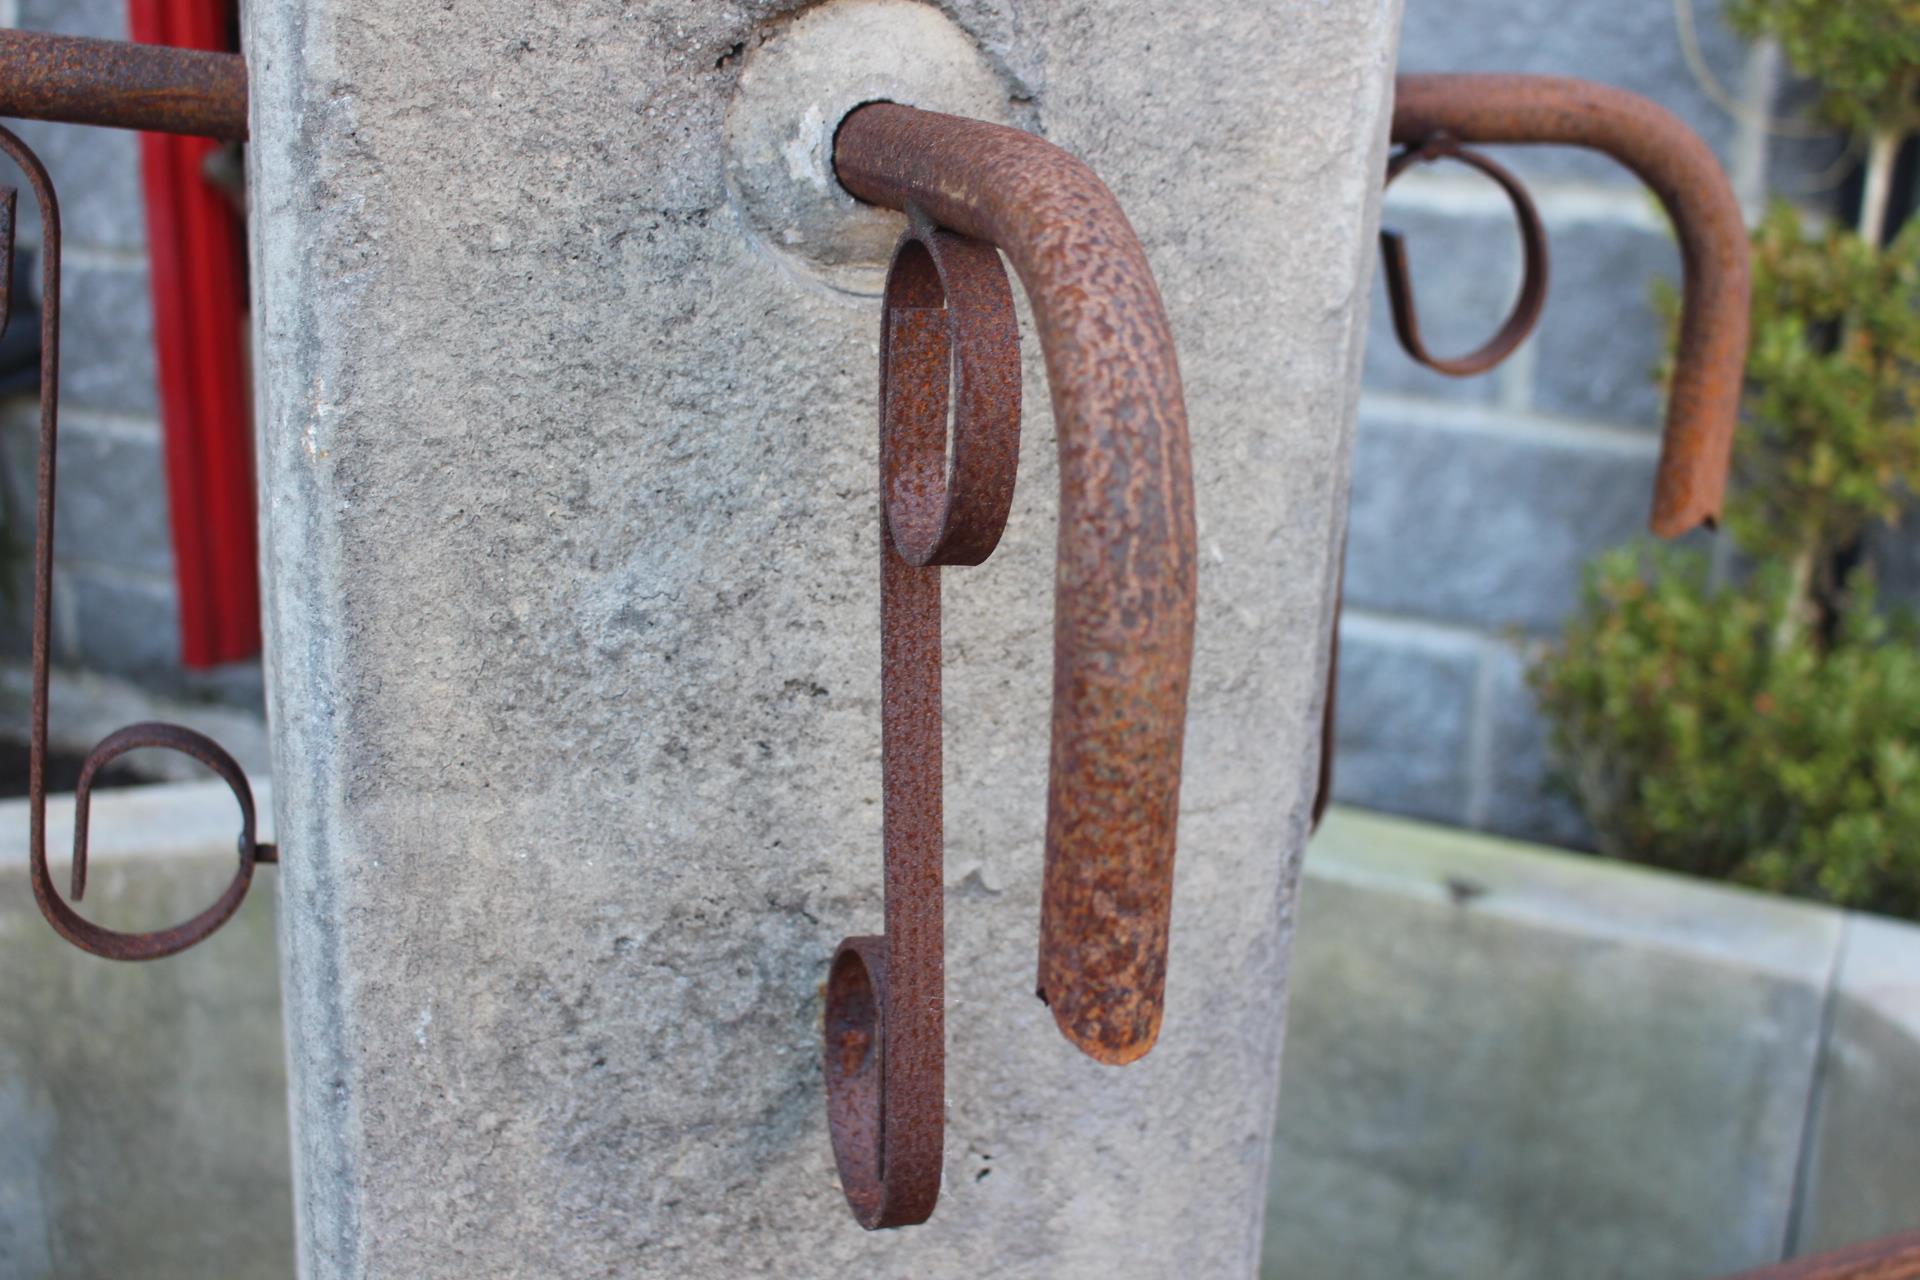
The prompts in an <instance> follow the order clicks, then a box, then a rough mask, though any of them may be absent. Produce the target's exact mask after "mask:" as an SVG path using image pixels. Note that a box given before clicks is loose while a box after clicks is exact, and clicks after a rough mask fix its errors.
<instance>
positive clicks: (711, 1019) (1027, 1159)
mask: <svg viewBox="0 0 1920 1280" xmlns="http://www.w3.org/2000/svg"><path fill="white" fill-rule="evenodd" d="M903 2H905V0H903ZM945 8H946V9H947V10H948V12H949V13H950V14H951V15H952V16H954V17H955V18H956V19H957V20H958V21H959V22H960V23H961V24H962V26H964V27H965V28H966V29H967V31H969V32H970V33H971V35H972V37H973V38H974V39H975V40H977V42H978V43H979V44H980V46H981V47H982V48H983V49H984V50H985V52H986V54H987V56H988V58H989V60H990V61H991V63H992V64H993V65H994V66H995V67H996V68H997V70H998V74H1000V75H1001V76H1002V77H1003V78H1004V81H1005V86H1006V94H1007V97H1008V99H1009V103H1010V104H1011V103H1013V102H1014V101H1015V100H1020V101H1021V103H1022V105H1023V107H1024V109H1025V110H1027V111H1029V112H1030V113H1031V116H1032V118H1033V120H1034V122H1035V123H1036V125H1037V127H1039V128H1040V129H1041V130H1043V131H1044V132H1045V134H1046V136H1048V137H1049V138H1051V139H1052V140H1053V141H1055V142H1057V143H1060V144H1061V145H1064V146H1066V147H1068V148H1070V149H1071V150H1073V151H1075V152H1076V153H1078V154H1079V155H1081V156H1083V157H1084V158H1085V159H1086V160H1088V161H1089V162H1090V163H1091V164H1092V165H1093V166H1094V168H1095V169H1096V170H1098V171H1099V172H1101V173H1102V174H1103V175H1105V176H1106V178H1107V179H1108V181H1109V182H1110V183H1111V185H1112V186H1113V188H1114V190H1115V192H1116V193H1117V195H1118V197H1119V199H1120V202H1121V204H1122V205H1123V206H1124V207H1125V208H1126V209H1127V211H1128V213H1129V215H1130V217H1131V218H1132V221H1133V223H1134V225H1135V227H1136V228H1137V229H1138V230H1139V232H1140V235H1141V238H1142V240H1143V242H1144V243H1145V246H1146V250H1147V254H1148V256H1149V258H1150V260H1151V261H1152V263H1153V265H1154V268H1155V270H1156V272H1157V273H1158V276H1159V279H1160V282H1161V285H1162V286H1163V289H1164V292H1165V295H1166V301H1167V304H1168V308H1169V311H1170V313H1171V316H1172V321H1173V327H1174V330H1175V333H1176V335H1177V336H1178V339H1179V341H1180V344H1181V363H1182V367H1183V371H1184V376H1185V381H1186V388H1187V394H1188V404H1189V407H1190V410H1191V416H1192V421H1193V424H1194V437H1195V438H1194V455H1195V459H1196V472H1197V483H1198V502H1199V518H1200V531H1201V544H1202V561H1203V563H1202V570H1201V582H1200V587H1201V600H1200V625H1199V640H1198V643H1199V652H1198V657H1197V660H1196V663H1195V669H1194V696H1193V710H1192V717H1191V722H1190V727H1189V731H1188V745H1187V763H1188V773H1187V781H1186V788H1185V814H1184V820H1183V822H1182V824H1181V857H1180V871H1179V879H1178V886H1177V897H1176V907H1175V911H1174V938H1173V952H1172V955H1173V959H1172V972H1171V975H1170V980H1169V990H1168V1015H1167V1021H1166V1024H1165V1029H1164V1033H1163V1035H1162V1038H1161V1040H1160V1044H1159V1046H1158V1048H1157V1049H1156V1050H1155V1051H1154V1053H1153V1054H1152V1055H1151V1056H1150V1057H1148V1058H1147V1059H1146V1060H1145V1061H1144V1062H1142V1063H1140V1064H1138V1065H1135V1066H1131V1067H1128V1068H1125V1069H1120V1070H1114V1069H1109V1068H1103V1067H1100V1066H1098V1065H1096V1064H1094V1063H1092V1062H1090V1061H1088V1060H1086V1059H1084V1058H1082V1057H1080V1056H1078V1055H1076V1054H1075V1053H1074V1052H1073V1051H1072V1050H1071V1049H1070V1048H1069V1047H1068V1046H1067V1045H1066V1044H1065V1043H1064V1042H1063V1041H1062V1040H1061V1038H1060V1037H1059V1035H1058V1034H1057V1033H1056V1032H1055V1031H1054V1030H1053V1028H1052V1027H1051V1025H1050V1019H1049V1017H1048V1015H1047V1012H1046V1010H1045V1009H1044V1008H1043V1007H1042V1006H1041V1005H1040V1004H1039V1003H1038V1002H1037V1001H1036V1000H1035V999H1034V998H1033V996H1032V994H1031V992H1032V979H1033V966H1034V950H1035V939H1034V930H1035V922H1036V917H1037V908H1038V899H1039V882H1040V838H1041V831H1042V826H1043V811H1044V787H1045V781H1044V778H1045V762H1046V750H1047V723H1048V697H1049V689H1050V679H1049V673H1050V670H1051V656H1050V652H1049V650H1050V626H1049V610H1050V605H1049V601H1050V599H1051V595H1052V591H1051V587H1050V579H1051V576H1052V556H1053V541H1054V523H1055V522H1054V512H1055V506H1056V498H1055V496H1054V494H1055V491H1056V479H1055V474H1056V473H1055V467H1054V463H1053V460H1052V458H1051V456H1050V454H1051V452H1052V448H1053V441H1052V429H1051V423H1050V420H1049V416H1048V414H1047V412H1046V408H1045V406H1046V403H1047V397H1046V394H1045V388H1044V385H1043V384H1042V381H1041V374H1040V364H1039V361H1038V357H1037V353H1036V351H1035V349H1034V347H1033V345H1032V341H1031V337H1030V336H1029V339H1028V345H1027V359H1028V366H1027V367H1028V380H1027V387H1026V394H1027V403H1028V405H1029V407H1030V408H1029V415H1028V429H1027V432H1026V435H1025V443H1024V459H1023V462H1024V466H1023V469H1022V479H1021V484H1020V491H1019V494H1018V497H1017V500H1016V504H1015V510H1014V513H1013V518H1012V523H1011V526H1010V528H1009V531H1008V535H1007V538H1006V540H1005V541H1004V542H1003V543H1002V544H1001V547H1000V550H999V552H998V553H997V554H996V556H995V557H994V559H993V561H992V562H991V563H990V564H988V565H986V566H984V567H981V568H978V569H970V570H961V571H955V572H953V573H951V574H950V575H949V582H950V584H951V586H950V595H949V613H948V622H947V632H948V636H949V644H948V649H947V664H948V666H947V671H948V682H947V694H946V697H947V704H946V705H947V708H948V730H947V731H948V739H947V743H948V756H947V759H948V772H947V780H948V821H949V828H948V830H949V835H948V858H947V866H948V875H949V881H950V884H951V888H950V890H949V893H948V901H947V911H948V927H949V931H950V933H949V939H948V972H949V1011H948V1043H949V1049H950V1062H949V1069H948V1093H949V1097H950V1112H949V1125H950V1127H949V1130H948V1133H947V1145H946V1149H947V1152H948V1165H947V1179H946V1191H945V1195H944V1199H943V1202H942V1204H941V1206H940V1209H939V1212H938V1214H937V1215H936V1217H935V1219H934V1221H933V1222H932V1224H930V1225H928V1226H926V1227H924V1228H919V1229H915V1230H911V1231H903V1232H896V1233H891V1234H883V1235H872V1236H870V1235H866V1234H864V1233H862V1232H861V1231H860V1230H858V1229H857V1228H856V1227H855V1225H854V1224H853V1222H852V1220H851V1218H850V1216H849V1215H848V1213H847V1211H846V1209H845V1207H844V1205H843V1204H842V1201H841V1197H840V1194H839V1192H838V1190H837V1188H836V1186H835V1183H834V1175H833V1165H832V1161H831V1157H830V1154H829V1149H828V1143H827V1138H826V1133H825V1128H824V1115H823V1105H822V1099H821V1075H820V1069H819V1066H818V1062H817V1058H818V1052H819V1050H818V1037H819V1022H820V995H819V987H820V983H821V981H822V979H823V977H824V975H825V973H826V966H827V961H828V958H829V956H830V955H831V953H832V950H833V947H834V946H835V944H836V943H837V942H838V941H839V940H840V938H841V937H842V936H843V935H845V934H848V933H861V932H870V931H873V930H874V929H875V928H876V927H877V926H878V924H879V922H880V899H879V889H880V851H879V815H880V810H879V764H878V750H879V714H878V706H877V692H878V672H877V666H878V637H877V613H878V603H877V594H878V593H877V585H876V577H877V575H876V572H875V550H876V546H877V543H876V538H877V536H878V533H877V526H876V517H875V508H876V501H875V492H874V491H875V481H874V471H875V445H874V419H875V411H874V408H873V397H874V387H875V368H874V360H875V345H876V344H875V339H876V334H877V324H878V316H877V310H876V307H875V305H874V303H873V302H872V301H871V300H870V299H863V298H858V297H853V296H849V295H845V294H840V293H836V292H834V291H832V290H829V289H827V288H825V287H823V286H821V285H820V284H818V283H816V282H813V281H811V280H808V279H806V278H805V277H804V276H803V275H802V274H800V273H796V272H794V271H791V270H789V269H787V268H786V267H784V266H782V265H781V264H779V263H777V262H775V261H772V260H771V257H770V255H768V254H765V253H764V252H760V251H758V250H757V249H756V248H755V246H754V244H753V242H752V238H751V237H749V236H747V235H746V234H744V233H743V230H742V227H741V226H740V224H739V221H738V218H737V215H736V213H735V211H734V210H733V209H732V208H730V207H729V205H728V202H727V189H726V183H725V172H724V161H725V154H724V149H723V132H724V121H725V117H726V113H727V109H728V105H729V99H730V96H731V93H732V90H733V85H734V81H735V79H736V77H737V76H738V75H739V74H740V65H741V62H742V61H743V60H744V58H745V57H746V56H747V55H748V54H749V53H751V51H752V48H753V45H754V43H755V42H756V41H757V40H759V39H760V38H761V36H762V35H763V34H765V33H770V32H776V31H777V30H778V27H779V24H780V23H781V22H782V21H784V20H785V17H786V15H787V14H788V13H789V12H790V8H789V6H786V5H782V4H774V3H759V4H748V3H738V2H736V3H709V2H701V3H695V2H694V0H679V2H676V3H668V2H666V0H651V2H644V3H624V4H615V3H612V2H611V0H593V2H591V3H580V4H570V5H565V6H559V5H528V4H525V3H523V2H522V0H447V2H443V3H441V4H438V5H394V4H391V3H388V0H253V2H252V3H250V4H249V5H248V6H247V10H248V12H247V18H248V40H247V52H248V56H249V59H250V63H251V68H252V76H253V94H254V96H253V104H254V120H253V137H254V139H255V142H254V145H253V147H252V148H251V156H252V161H251V162H252V164H253V166H254V170H253V174H252V180H253V200H254V203H253V209H254V215H255V216H254V218H253V228H254V234H255V237H256V241H255V246H254V252H255V266H256V271H255V276H254V278H255V281H256V287H257V289H258V291H259V299H260V307H259V310H258V312H257V313H256V314H257V316H258V322H259V325H260V335H259V336H260V347H261V359H260V392H261V409H262V412H261V414H260V422H261V432H262V448H261V478H262V484H263V487H264V490H265V495H264V501H265V527H266V551H265V555H266V566H267V568H266V572H267V574H268V577H269V580H270V585H271V591H270V597H271V603H270V606H269V636H270V639H269V648H270V650H271V651H272V658H271V667H272V671H271V676H270V684H271V687H272V690H273V701H274V707H273V710H274V719H275V733H276V735H277V738H276V743H275V748H276V750H275V758H276V760H277V761H279V762H280V764H279V774H278V782H279V790H278V799H279V803H280V806H281V809H280V820H281V832H282V841H283V848H284V849H285V851H286V857H287V863H286V866H285V868H284V870H283V873H282V874H283V883H284V886H285V892H286V911H285V914H284V917H283V920H284V938H283V946H284V951H285V954H286V966H285V985H286V994H287V997H288V1001H287V1011H288V1014H287V1016H288V1028H289V1036H290V1041H291V1055H292V1063H293V1075H294V1079H293V1097H294V1117H293V1125H294V1139H295V1143H294V1145H295V1160H296V1165H297V1170H298V1172H297V1187H298V1190H297V1194H296V1204H297V1212H298V1215H299V1220H300V1228H299V1236H300V1249H301V1260H302V1264H303V1267H304V1269H305V1272H306V1274H308V1275H310V1276H314V1277H335V1276H371V1275H380V1276H407V1277H431V1276H463V1277H464V1276H471V1275H476V1274H516V1275H542V1276H586V1275H605V1274H612V1275H621V1276H675V1277H685V1276H710V1275H781V1276H821V1275H828V1274H832V1273H833V1271H834V1269H835V1268H836V1267H839V1266H847V1267H854V1268H865V1269H866V1270H867V1272H868V1273H869V1274H874V1275H885V1276H900V1275H913V1276H917V1277H946V1276H956V1277H957V1276H967V1277H976V1276H979V1275H982V1274H992V1275H995V1276H998V1277H1009V1278H1013V1277H1027V1276H1031V1277H1048V1278H1049V1280H1071V1278H1072V1277H1079V1276H1102V1277H1104V1276H1110V1275H1114V1274H1125V1275H1128V1276H1137V1277H1153V1276H1169V1277H1175V1276H1177V1277H1196V1276H1224V1275H1244V1274H1246V1273H1247V1272H1248V1271H1249V1270H1251V1268H1252V1267H1253V1265H1254V1259H1255V1257H1256V1255H1257V1251H1258V1244H1257V1241H1258V1233H1259V1222H1260V1210H1261V1199H1262V1189H1263V1187H1264V1182H1265V1177H1264V1174H1265V1168H1266V1161H1267V1151H1268V1143H1267V1130H1268V1124H1269V1121H1270V1115H1271V1106H1272V1098H1273V1086H1274V1081H1275V1073H1276V1071H1277V1060H1278V1054H1279V1044H1280V1035H1281V1031H1280V1027H1281V1014H1282V1005H1283V1000H1284V996H1283V993H1284V988H1285V978H1286V971H1287V965H1286V950H1285V942H1286V931H1287V919H1288V914H1289V904H1290V900H1291V886H1292V880H1293V869H1294V866H1295V859H1296V856H1297V853H1298V850H1299V847H1300V843H1301V839H1302V835H1303V831H1304V818H1305V801H1306V797H1307V794H1308V792H1309V790H1310V787H1311V783H1312V779H1313V762H1314V754H1315V753H1314V745H1315V738H1316V725H1317V721H1318V715H1319V710H1318V707H1319V704H1318V697H1319V690H1320V688H1321V684H1322V681H1323V662H1324V654H1323V652H1322V648H1323V642H1324V632H1325V621H1326V606H1327V603H1328V599H1329V596H1330V584H1331V576H1332V575H1331V568H1332V566H1331V561H1330V555H1329V551H1330V548H1331V547H1332V546H1334V545H1335V544H1336V542H1337V536H1338V529H1337V527H1336V524H1337V519H1336V512H1337V511H1338V510H1339V509H1340V506H1341V505H1342V500H1343V496H1344V489H1345V483H1346V462H1345V457H1346V451H1347V441H1348V439H1349V437H1350V432H1351V425H1352V414H1353V398H1354V385H1355V382H1356V379H1357V374H1358V369H1359V363H1360V352H1361V342H1360V333H1361V330H1362V327H1363V323H1364V319H1365V317H1364V310H1365V307H1364V302H1365V298H1366V289H1365V285H1366V280H1367V274H1368V272H1369V271H1370V269H1371V257H1372V253H1373V241H1372V235H1373V230H1374V225H1375V223H1374V205H1375V197H1376V188H1377V186H1378V174H1379V172H1380V166H1381V164H1382V163H1383V147H1382V145H1381V144H1382V139H1383V135H1384V127H1385V123H1386V120H1385V111H1386V105H1387V94H1388V88H1389V75H1390V70H1391V56H1390V50H1391V48H1392V45H1393V38H1394V34H1395V27H1396V22H1397V10H1398V5H1397V3H1395V0H1366V2H1363V3H1355V4H1339V5H1294V4H1282V3H1265V4H1249V5H1233V6H1201V7H1197V8H1194V7H1186V6H1179V7H1167V6H1155V5H1146V4H1125V5H1113V4H1106V5H1092V4H1085V3H1057V2H1049V3H1037V2H1035V3H1028V2H1025V0H1022V2H1020V3H1012V2H1008V0H963V2H961V3H956V4H952V5H949V6H945Z"/></svg>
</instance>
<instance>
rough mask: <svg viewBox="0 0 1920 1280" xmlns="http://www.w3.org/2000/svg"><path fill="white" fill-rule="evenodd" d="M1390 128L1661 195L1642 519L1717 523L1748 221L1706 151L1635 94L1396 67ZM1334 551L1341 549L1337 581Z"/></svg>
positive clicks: (1588, 84)
mask: <svg viewBox="0 0 1920 1280" xmlns="http://www.w3.org/2000/svg"><path fill="white" fill-rule="evenodd" d="M1392 136H1393V141H1394V142H1395V143H1398V144H1401V145H1403V146H1406V147H1409V148H1415V149H1417V148H1419V147H1421V146H1423V145H1426V144H1428V143H1429V142H1431V141H1432V140H1433V139H1436V138H1441V137H1444V138H1446V139H1447V140H1448V141H1449V143H1450V144H1452V145H1454V146H1455V147H1456V148H1457V147H1458V145H1459V144H1462V143H1479V144H1483V145H1495V144H1505V143H1537V144H1549V145H1561V146H1574V147H1586V148H1588V149H1590V150H1594V151H1601V152H1604V153H1606V154H1607V155H1610V156H1612V157H1613V158H1614V159H1615V160H1618V161H1619V162H1620V163H1621V164H1623V165H1625V166H1626V167H1627V168H1628V169H1630V170H1632V172H1633V173H1634V175H1635V176H1636V177H1638V178H1639V179H1640V180H1641V181H1642V182H1644V183H1646V184H1647V186H1648V187H1649V188H1650V189H1652V191H1653V193H1654V194H1655V195H1657V196H1658V197H1659V198H1660V203H1661V205H1662V206H1663V207H1664V208H1665V209H1666V211H1667V216H1668V217H1669V218H1671V219H1672V220H1673V227H1674V232H1675V234H1676V235H1677V236H1678V237H1679V240H1680V262H1681V270H1682V273H1683V276H1684V283H1683V285H1682V305H1681V310H1680V344H1679V351H1678V353H1677V355H1676V358H1675V360H1674V366H1673V378H1672V382H1671V385H1670V386H1669V388H1668V395H1667V421H1666V426H1665V429H1664V430H1663V431H1662V433H1661V437H1660V463H1659V467H1658V469H1657V470H1656V471H1655V473H1654V481H1653V511H1652V514H1651V516H1650V517H1649V519H1648V522H1647V523H1648V527H1649V528H1650V529H1651V530H1652V531H1653V533H1654V534H1655V535H1656V536H1658V537H1662V538H1677V537H1679V536H1680V535H1681V534H1683V533H1686V532H1688V531H1689V530H1691V529H1694V528H1697V527H1699V526H1701V525H1706V526H1709V527H1711V526H1713V525H1715V524H1717V523H1718V522H1719V519H1720V510H1721V506H1722V504H1723V503H1724V501H1725V498H1726V489H1727V471H1728V468H1729V466H1730V464H1731V462H1732V456H1733V432H1734V428H1735V426H1736V425H1737V424H1738V422H1739V418H1740V393H1741V390H1742V388H1743V386H1744V383H1745V380H1746V366H1747V330H1748V325H1749V322H1750V308H1751V306H1752V295H1753V281H1752V268H1751V265H1750V263H1749V261H1748V242H1747V228H1746V222H1745V220H1744V219H1743V218H1742V217H1741V214H1740V203H1739V201H1738V200H1736V199H1735V198H1734V194H1733V187H1732V186H1731V184H1729V183H1728V181H1727V175H1726V174H1725V173H1724V172H1723V171H1722V170H1721V168H1720V162H1719V161H1718V160H1716V159H1715V158H1714V154H1713V151H1712V149H1711V148H1709V147H1708V146H1707V144H1706V143H1704V142H1702V141H1701V140H1700V138H1699V135H1697V134H1695V133H1694V132H1693V130H1691V129H1689V128H1687V126H1686V125H1685V124H1684V123H1682V122H1681V120H1680V119H1679V117H1677V116H1675V115H1674V114H1673V113H1672V112H1670V111H1668V110H1667V109H1666V108H1664V107H1661V106H1660V105H1658V104H1657V103H1654V102H1651V101H1649V100H1647V99H1646V98H1643V97H1641V96H1640V95H1639V94H1635V93H1628V92H1627V91H1626V90H1624V89H1615V88H1611V87H1610V86H1607V85H1602V84H1595V83H1593V82H1592V81H1590V80H1576V79H1571V78H1569V77H1565V76H1523V75H1407V76H1400V77H1398V78H1397V79H1396V80H1395V81H1394V104H1393V134H1392ZM1389 180H1391V175H1390V176H1389ZM1389 281H1390V282H1391V275H1390V276H1389ZM1397 313H1398V306H1397V304H1396V315H1397ZM1403 340H1404V335H1403ZM1344 561H1345V554H1344V551H1343V552H1342V567H1341V570H1340V572H1341V574H1342V577H1343V579H1344V576H1345V572H1346V571H1345V565H1344ZM1337 599H1338V597H1337V596H1336V600H1337ZM1339 623H1340V618H1339V609H1338V607H1337V606H1336V608H1335V611H1334V618H1333V626H1334V628H1335V633H1334V637H1333V639H1332V641H1331V642H1330V643H1331V646H1332V648H1331V652H1332V655H1333V658H1334V665H1331V666H1330V667H1329V669H1328V672H1327V690H1326V702H1325V710H1324V719H1323V722H1322V732H1321V748H1320V750H1321V758H1320V778H1319V783H1318V788H1317V790H1316V793H1315V795H1314V800H1313V807H1312V813H1311V821H1312V824H1313V826H1315V827H1317V826H1319V824H1320V818H1321V815H1322V814H1324V813H1325V812H1326V808H1327V804H1328V803H1329V801H1330V800H1331V797H1332V790H1333V760H1332V757H1333V741H1334V725H1333V714H1334V713H1333V694H1334V682H1335V680H1336V677H1337V662H1338V655H1339V639H1338V628H1339Z"/></svg>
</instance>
